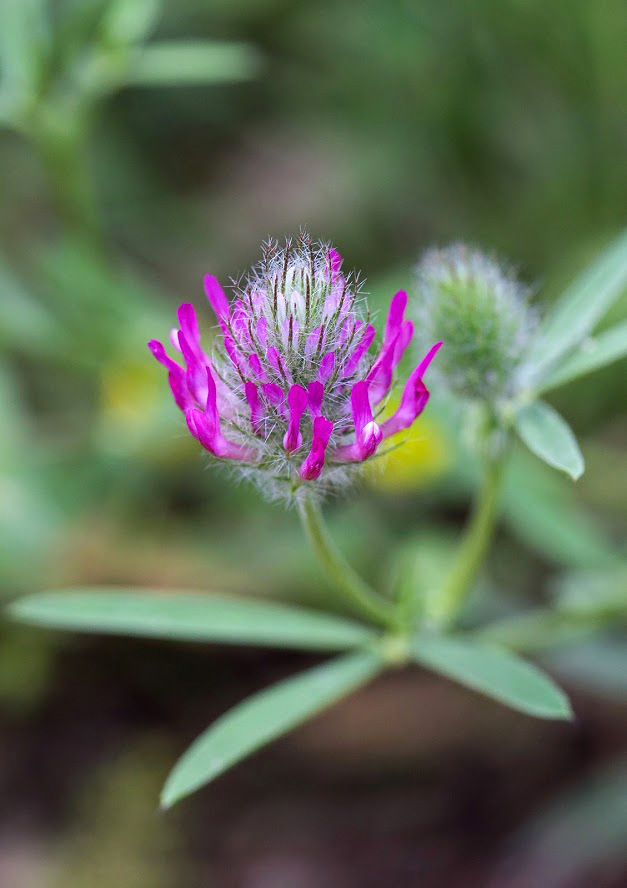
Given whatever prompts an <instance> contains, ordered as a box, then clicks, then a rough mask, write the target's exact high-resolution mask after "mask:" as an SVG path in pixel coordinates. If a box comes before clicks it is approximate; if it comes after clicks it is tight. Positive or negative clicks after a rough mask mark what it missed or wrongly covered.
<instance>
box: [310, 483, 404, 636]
mask: <svg viewBox="0 0 627 888" xmlns="http://www.w3.org/2000/svg"><path fill="white" fill-rule="evenodd" d="M298 511H299V514H300V518H301V521H302V524H303V527H304V529H305V533H306V535H307V538H308V540H309V542H310V543H311V546H312V548H313V550H314V551H315V553H316V555H317V556H318V559H319V561H320V563H321V564H322V566H323V567H324V569H325V571H326V573H327V576H328V577H329V578H330V579H331V580H332V581H333V583H334V585H335V586H337V588H338V589H340V590H341V591H342V592H343V593H344V594H345V595H346V597H347V598H348V599H349V600H350V601H351V603H352V604H353V605H354V606H355V607H357V608H358V609H359V610H360V611H361V613H362V614H363V615H364V616H366V617H367V618H368V619H369V620H371V621H374V622H375V623H378V624H380V625H383V626H386V627H387V626H393V625H395V620H394V609H393V607H392V605H391V603H388V602H386V601H385V600H384V599H382V598H380V597H379V596H378V595H377V594H376V592H375V591H374V590H373V589H371V588H370V586H368V584H367V583H365V582H364V581H363V580H362V579H361V577H360V576H359V575H358V574H356V573H355V571H354V570H353V568H352V567H351V566H350V564H348V562H347V561H346V560H345V558H344V556H343V555H342V554H341V552H339V551H338V549H337V548H336V547H335V545H334V543H333V541H332V539H331V536H330V534H329V531H328V529H327V526H326V524H325V521H324V518H323V517H322V512H321V510H320V506H319V505H318V503H317V502H316V501H315V500H314V499H313V498H311V497H310V496H304V497H303V498H302V499H300V500H299V503H298Z"/></svg>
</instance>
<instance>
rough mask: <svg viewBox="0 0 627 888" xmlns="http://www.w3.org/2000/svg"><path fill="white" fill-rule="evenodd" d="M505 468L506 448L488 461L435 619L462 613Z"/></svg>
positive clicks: (495, 511)
mask: <svg viewBox="0 0 627 888" xmlns="http://www.w3.org/2000/svg"><path fill="white" fill-rule="evenodd" d="M504 468H505V452H501V453H500V454H499V455H498V456H495V457H493V458H492V459H491V460H490V462H489V463H488V466H487V470H486V473H485V477H484V480H483V484H482V487H481V489H480V490H479V494H478V496H477V499H476V502H475V506H474V508H473V512H472V515H471V516H470V519H469V521H468V524H467V526H466V529H465V531H464V536H463V538H462V541H461V544H460V547H459V549H458V551H457V555H456V557H455V560H454V562H453V566H452V568H451V571H450V573H449V575H448V578H447V580H446V582H445V583H444V586H443V588H442V590H441V591H440V594H439V595H438V598H437V602H435V603H434V604H435V608H434V610H435V611H436V612H435V613H432V617H433V619H434V620H435V621H436V622H437V623H439V624H444V625H446V624H448V623H450V622H451V621H452V620H454V619H455V617H456V616H457V615H458V614H459V612H460V611H461V609H462V607H463V606H464V603H465V601H466V598H467V596H468V593H469V591H470V589H471V587H472V584H473V582H474V580H475V579H476V577H477V574H478V573H479V569H480V567H481V564H482V562H483V559H484V558H485V555H486V552H487V550H488V547H489V544H490V540H491V539H492V533H493V530H494V525H495V523H496V518H497V515H498V506H499V499H500V493H501V484H502V480H503V470H504Z"/></svg>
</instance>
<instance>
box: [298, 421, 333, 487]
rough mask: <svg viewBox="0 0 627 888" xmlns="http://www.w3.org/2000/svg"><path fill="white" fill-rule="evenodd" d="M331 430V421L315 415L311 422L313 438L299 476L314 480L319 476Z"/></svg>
mask: <svg viewBox="0 0 627 888" xmlns="http://www.w3.org/2000/svg"><path fill="white" fill-rule="evenodd" d="M332 431H333V423H332V422H330V420H328V419H325V418H324V416H317V417H316V419H315V420H314V424H313V440H312V443H311V450H310V451H309V454H308V456H307V458H306V459H305V461H304V462H303V464H302V466H301V469H300V476H301V478H303V480H305V481H315V480H316V479H317V478H319V477H320V473H321V472H322V467H323V466H324V459H325V454H326V449H327V446H328V444H329V439H330V438H331V433H332Z"/></svg>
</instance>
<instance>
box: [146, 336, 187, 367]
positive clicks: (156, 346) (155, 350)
mask: <svg viewBox="0 0 627 888" xmlns="http://www.w3.org/2000/svg"><path fill="white" fill-rule="evenodd" d="M148 348H149V349H150V351H151V352H152V354H153V356H154V357H155V358H156V359H157V360H158V361H159V363H160V364H161V365H162V366H163V367H165V368H166V370H172V371H173V372H174V373H176V372H177V371H179V370H182V369H183V368H182V367H181V366H180V365H179V364H177V363H176V361H173V360H172V358H171V357H170V356H169V355H168V353H167V352H166V350H165V348H164V347H163V343H161V342H158V341H157V340H156V339H151V340H150V342H149V343H148Z"/></svg>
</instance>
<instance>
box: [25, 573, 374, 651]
mask: <svg viewBox="0 0 627 888" xmlns="http://www.w3.org/2000/svg"><path fill="white" fill-rule="evenodd" d="M9 613H10V614H11V616H13V617H15V618H16V619H18V620H21V621H22V622H23V623H33V624H35V625H38V626H46V627H49V628H56V629H77V630H82V631H86V632H104V633H114V634H120V635H139V636H145V637H152V638H173V639H180V640H185V641H213V642H223V643H224V642H227V643H230V644H257V645H268V646H273V647H292V648H301V649H304V650H315V651H337V650H344V649H346V648H351V647H356V646H358V645H362V644H364V643H366V642H368V641H370V640H371V639H373V638H374V637H376V635H375V633H374V631H373V630H370V629H369V628H368V627H366V626H362V625H360V624H359V623H357V622H353V621H351V620H347V619H344V618H343V617H336V616H333V615H331V614H324V613H316V612H315V611H308V610H304V609H301V608H297V607H290V606H288V605H284V604H275V603H273V602H265V601H246V600H243V599H238V598H229V597H227V596H223V597H220V596H217V595H203V594H197V593H193V592H168V593H167V594H164V592H163V590H159V591H156V590H149V589H146V590H137V589H129V590H121V589H107V588H96V589H68V590H61V591H56V592H45V593H42V594H40V595H31V596H27V597H26V598H20V599H18V600H17V601H14V602H13V603H12V604H11V606H10V607H9Z"/></svg>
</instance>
